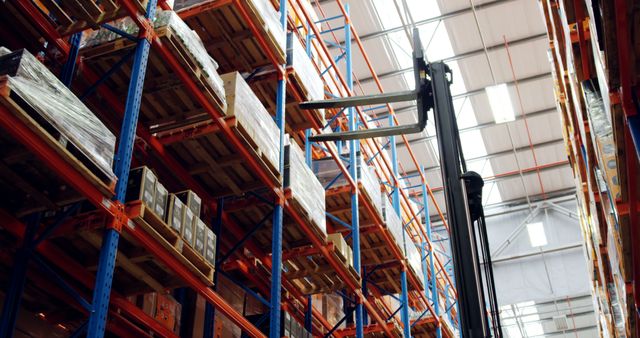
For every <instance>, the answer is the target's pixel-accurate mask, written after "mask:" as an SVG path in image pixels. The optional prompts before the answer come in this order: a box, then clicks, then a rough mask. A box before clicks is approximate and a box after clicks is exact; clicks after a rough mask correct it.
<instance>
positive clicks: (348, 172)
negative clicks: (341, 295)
mask: <svg viewBox="0 0 640 338" xmlns="http://www.w3.org/2000/svg"><path fill="white" fill-rule="evenodd" d="M18 1H19V2H22V3H26V5H25V6H28V5H30V3H29V1H28V0H18ZM234 2H235V3H236V4H239V5H240V7H242V4H241V2H240V1H234ZM283 3H284V2H283ZM339 3H340V6H341V9H343V11H346V14H345V15H344V17H345V20H346V21H347V25H345V27H346V29H347V31H348V32H353V34H354V35H355V39H356V41H357V42H358V44H359V47H360V49H361V51H362V52H363V53H364V49H363V48H362V44H361V42H360V40H359V38H358V37H357V33H356V32H355V29H354V28H353V27H352V25H351V24H350V23H349V19H348V10H347V9H346V8H344V7H343V6H342V3H341V2H339ZM285 7H286V6H284V5H281V9H282V11H281V13H283V14H284V15H282V18H283V22H282V23H283V25H285V24H286V22H285V21H284V20H285V18H286V17H287V16H286V9H285ZM127 10H128V11H129V12H130V13H131V15H132V16H133V17H134V18H135V19H136V21H137V22H138V24H139V26H140V27H141V30H142V31H143V32H146V33H147V34H148V36H147V38H148V39H149V40H151V41H152V42H151V43H149V44H150V45H151V47H153V48H155V49H157V50H158V51H159V52H160V53H163V56H165V57H166V58H167V60H169V61H170V63H171V61H172V60H173V64H172V66H173V67H175V68H176V71H177V73H178V75H179V77H180V78H181V80H182V81H183V82H185V83H186V84H187V86H191V87H190V90H191V91H192V92H193V94H194V95H196V97H198V95H197V91H198V90H197V88H195V87H194V86H193V84H192V83H191V82H190V79H189V78H188V75H186V74H185V73H184V71H182V72H180V66H179V65H178V64H177V63H176V62H175V60H174V59H172V56H171V55H170V54H169V53H168V51H166V50H165V49H163V47H162V45H161V44H160V43H159V41H157V40H155V39H154V34H153V30H152V29H151V28H150V27H148V25H147V24H146V21H144V20H142V19H140V17H139V16H138V15H137V10H136V9H135V8H132V7H131V6H128V8H127ZM303 11H304V9H303ZM244 14H245V15H246V13H244ZM304 15H305V17H307V19H308V13H304ZM37 18H38V15H37V14H36V13H34V19H35V21H36V24H37V25H38V26H40V28H41V29H42V30H43V31H45V32H47V31H48V34H49V36H50V37H51V41H52V42H54V44H55V45H57V46H58V47H59V49H60V50H61V51H64V52H65V53H69V52H70V48H69V46H68V45H67V44H66V43H65V41H64V40H63V39H62V38H61V37H59V36H56V35H57V34H55V33H56V32H55V30H53V31H52V30H51V28H50V27H48V26H47V24H48V23H47V22H44V21H43V20H38V19H37ZM312 26H313V25H312ZM252 28H253V27H252ZM253 31H254V33H255V29H253ZM315 33H316V34H317V33H318V32H315ZM350 34H351V33H350ZM318 36H319V35H318ZM258 39H260V37H259V36H258ZM349 41H351V39H349ZM320 44H321V47H323V49H324V52H326V53H327V55H329V54H328V52H327V50H326V46H325V45H324V43H323V42H322V41H320ZM316 48H317V45H316ZM140 49H141V50H143V49H147V52H146V53H148V49H149V48H148V46H147V47H145V48H140ZM350 49H351V48H350V47H349V50H350ZM144 53H145V52H144V51H142V52H140V54H144ZM365 57H366V54H365ZM139 58H140V59H142V58H143V57H142V56H140V57H139ZM349 58H350V52H349ZM367 62H368V63H369V61H368V58H367ZM332 64H333V67H334V68H335V69H336V70H337V67H336V65H335V63H334V62H333V60H332ZM369 67H370V69H371V66H370V64H369ZM141 68H144V67H141ZM371 70H372V72H373V69H371ZM282 73H283V70H280V75H279V77H281V78H282V79H280V80H279V83H278V88H279V94H280V95H279V96H278V97H279V98H280V100H279V103H280V104H279V106H281V108H280V109H278V111H279V112H280V110H281V111H282V115H280V117H279V121H278V122H279V123H278V124H279V126H280V127H281V128H280V130H281V140H282V133H283V130H284V128H282V127H283V126H284V116H283V115H284V102H283V97H284V90H285V80H284V76H283V75H282ZM83 74H85V75H86V74H87V73H86V72H84V73H83ZM373 74H374V76H375V72H373ZM350 77H351V71H349V72H348V78H350ZM94 78H95V75H94ZM138 78H139V80H140V81H141V79H142V78H143V76H138ZM338 78H339V79H338V80H340V81H341V82H342V83H343V84H344V82H345V80H344V79H343V78H342V76H341V75H340V74H338ZM376 78H377V77H376ZM333 81H334V82H337V81H336V79H333ZM349 82H350V83H353V80H349ZM377 82H378V85H379V81H377ZM190 83H191V84H190ZM347 87H348V90H347V92H348V93H352V92H353V86H352V84H351V85H349V86H347ZM379 87H380V88H381V86H380V85H379ZM101 92H104V91H103V90H102V91H101ZM294 94H295V96H296V97H297V98H300V95H299V93H295V92H294ZM135 99H137V100H139V97H138V98H135V97H132V98H131V102H132V103H129V106H135ZM198 99H199V100H201V101H203V100H204V99H202V98H201V97H198ZM114 101H115V102H117V100H114ZM133 108H135V107H130V108H129V109H128V110H127V111H128V112H129V113H128V114H125V116H129V118H125V120H128V121H129V122H128V123H126V125H123V127H126V128H123V130H126V131H127V132H128V134H129V135H131V134H132V133H135V132H136V129H137V132H138V134H139V135H142V136H143V138H144V139H146V140H147V141H148V142H149V144H150V145H151V146H152V147H153V149H154V150H155V151H157V152H159V153H160V154H161V155H163V156H164V157H163V160H165V161H167V163H166V165H168V166H170V167H174V168H178V169H180V166H179V164H178V163H176V162H175V160H172V159H171V158H169V157H167V156H166V154H163V153H162V149H163V148H162V146H161V144H159V143H158V142H157V140H154V138H153V137H151V136H150V135H148V133H147V134H146V135H145V131H144V130H141V129H140V128H139V127H138V128H136V127H135V125H133V126H132V125H131V124H132V123H133V122H135V121H133V122H131V121H132V120H135V119H133V118H131V117H130V115H131V113H132V112H131V111H132V110H136V109H133ZM210 113H211V114H212V115H213V116H214V117H216V116H217V114H216V110H215V109H211V110H210ZM356 113H357V114H358V115H357V117H356ZM392 116H393V114H392ZM357 118H360V119H361V120H363V122H357V121H356V120H357ZM349 120H350V122H351V123H350V127H351V128H352V129H353V128H357V127H358V126H359V125H360V124H364V125H366V124H367V121H366V120H365V119H364V116H363V113H362V111H361V110H359V109H358V110H355V109H352V111H351V112H350V114H349ZM216 121H218V120H216ZM343 124H344V123H343ZM219 127H220V128H221V129H223V130H226V132H227V133H229V132H228V127H226V126H225V125H224V124H221V125H220V126H219ZM321 127H322V126H317V125H316V126H314V129H316V130H319V128H321ZM307 135H308V133H307ZM404 141H405V142H406V138H405V140H404ZM130 143H131V145H130V147H128V148H129V153H130V152H131V149H133V142H130ZM281 144H282V142H281ZM357 146H358V145H357V144H356V145H352V149H353V148H356V147H357ZM367 146H368V147H370V148H371V145H370V144H368V145H367ZM239 147H240V148H241V146H239ZM325 147H326V149H327V150H328V152H329V153H330V154H331V155H332V156H333V158H334V159H336V161H337V163H338V166H339V168H340V170H341V171H342V173H343V175H345V177H346V178H347V180H348V181H349V184H350V185H351V186H352V189H353V191H354V194H353V195H355V196H356V198H355V199H354V202H355V203H353V204H355V205H357V203H358V198H357V191H358V189H357V188H355V187H357V183H356V181H355V180H354V179H353V177H355V173H354V172H352V171H353V168H355V165H351V166H350V168H349V169H347V166H345V165H344V164H343V163H342V162H341V160H340V159H339V156H337V151H336V148H335V147H334V146H333V145H332V144H325ZM373 149H377V150H378V152H377V153H378V154H379V153H380V152H381V148H380V146H379V144H377V143H376V144H375V145H374V146H373ZM123 151H124V150H123ZM241 151H242V150H241ZM310 153H311V152H307V154H310ZM392 153H394V156H393V157H395V152H392ZM373 154H374V151H372V150H369V152H368V155H369V156H370V158H372V159H375V161H376V163H377V164H378V165H379V167H380V168H382V169H384V167H383V166H382V165H381V162H382V164H384V165H385V166H386V167H387V168H386V169H387V170H386V171H384V170H383V172H384V175H386V176H387V181H388V182H392V181H395V183H396V188H395V192H394V194H395V198H394V203H395V204H396V205H394V207H396V210H398V211H400V209H402V211H404V212H405V213H407V211H408V213H407V214H411V215H412V218H411V216H408V217H407V218H408V219H410V221H409V222H408V223H409V224H407V225H411V226H412V228H415V227H419V221H418V220H419V218H418V217H417V214H416V212H415V211H413V210H412V209H411V205H410V204H409V203H408V201H409V200H408V197H407V196H406V194H405V193H404V192H403V191H402V189H399V188H397V187H399V185H398V179H397V177H398V170H397V160H396V159H395V158H394V161H393V162H395V167H396V168H395V170H391V169H390V165H389V160H388V159H387V158H384V156H378V158H377V159H376V155H373ZM244 156H247V155H246V154H244ZM125 157H126V158H130V156H125ZM247 157H248V156H247ZM351 158H352V160H354V159H355V156H352V157H351ZM381 158H382V161H381ZM412 158H413V160H414V162H416V161H415V157H414V156H413V154H412ZM125 162H126V161H125ZM416 163H417V162H416ZM123 166H128V164H127V163H125V164H124V165H120V168H121V169H120V170H123ZM391 167H392V166H391ZM382 169H381V170H382ZM126 172H128V170H126ZM178 172H180V173H184V170H178ZM391 175H393V176H391ZM180 176H181V178H183V179H184V180H185V181H190V179H189V176H188V175H180ZM421 176H422V181H423V183H424V185H425V187H426V188H427V190H428V192H429V194H430V195H431V198H432V200H434V197H433V194H432V192H431V190H430V188H428V185H427V184H426V181H425V179H424V175H421ZM390 177H393V180H389V178H390ZM263 179H265V178H264V177H263ZM188 185H189V186H190V187H192V188H193V189H194V190H196V191H197V189H198V186H197V184H193V183H192V184H188ZM272 188H273V192H274V194H275V195H276V196H278V197H279V201H278V202H279V203H278V204H277V206H276V209H278V208H279V209H280V210H279V211H277V212H274V217H275V222H274V224H280V227H279V228H280V229H276V228H277V227H274V234H275V236H274V238H280V236H281V234H278V233H277V232H278V231H280V232H281V219H282V217H281V216H282V211H283V209H286V210H287V211H288V212H289V213H290V214H291V215H292V216H293V218H294V219H295V220H296V221H297V223H299V224H305V221H304V220H303V219H302V217H300V215H298V214H297V213H296V211H295V210H294V209H293V208H292V207H291V206H290V205H289V204H287V203H286V202H285V201H284V196H283V194H282V191H281V190H280V189H279V188H278V187H272ZM203 195H204V196H206V194H203ZM400 195H402V198H403V199H402V200H401V199H400V198H399V197H400ZM396 201H397V202H396ZM401 201H404V204H402V203H401ZM434 202H435V200H434ZM212 205H213V203H212ZM278 206H279V207H278ZM368 207H369V208H371V206H368ZM436 208H438V207H437V204H436ZM425 209H426V208H425ZM438 210H439V208H438ZM357 213H358V209H357V208H354V214H355V215H356V216H357ZM427 215H428V213H427ZM440 215H441V216H442V214H441V212H440ZM354 219H356V220H357V219H358V217H355V218H354ZM278 220H279V222H278ZM227 221H228V219H227ZM303 228H304V227H303ZM356 228H357V227H356ZM306 230H309V229H306ZM421 232H422V234H424V229H420V231H416V234H417V237H419V236H420V233H421ZM134 234H135V232H134ZM311 235H312V233H311ZM135 236H137V237H136V238H137V239H138V240H139V241H141V242H143V243H145V246H146V247H149V248H151V250H154V254H156V255H157V256H159V257H161V258H162V259H163V260H165V261H166V262H171V257H165V256H166V252H164V251H162V250H161V248H157V247H154V243H153V241H152V240H150V239H149V238H145V237H144V234H143V233H142V232H140V234H135ZM111 237H115V236H111ZM425 238H426V240H425V241H424V243H426V244H428V245H429V248H432V247H431V239H430V238H427V237H426V236H425ZM388 240H389V239H388ZM316 241H317V239H316ZM113 242H114V241H113V240H111V243H113ZM274 242H276V241H274ZM43 244H45V243H43ZM274 244H275V243H274ZM314 244H319V246H318V247H319V248H320V249H319V250H320V251H321V252H322V253H323V254H324V255H325V256H327V257H329V256H330V254H329V252H330V246H327V245H324V244H323V243H321V242H318V243H315V241H314ZM423 247H424V246H423ZM272 250H273V252H274V253H276V256H280V257H279V258H278V257H276V259H275V264H270V265H271V268H272V270H273V271H272V275H274V278H276V279H277V278H278V277H277V275H279V274H280V273H281V269H277V268H276V267H278V266H279V265H280V264H282V261H281V259H282V247H281V243H280V244H279V245H274V248H272ZM358 251H359V250H358ZM105 252H106V251H105ZM397 254H398V258H399V259H403V255H402V254H401V253H397ZM108 256H109V255H108V254H106V253H105V257H108ZM265 256H266V255H265ZM265 256H262V257H265ZM425 257H426V256H425ZM105 260H108V259H105ZM432 260H433V258H432ZM435 260H436V262H437V264H438V265H439V266H440V271H444V266H442V264H441V263H440V262H439V260H438V258H437V257H435ZM267 261H268V260H267ZM278 261H280V262H279V264H278ZM329 261H330V262H331V259H329ZM333 263H335V264H332V265H334V268H336V270H337V272H338V273H339V274H340V273H344V271H343V270H342V268H341V267H340V266H339V265H338V264H337V262H333ZM403 264H404V263H403ZM180 268H184V267H181V266H180V265H179V264H177V265H176V266H175V269H177V270H180ZM71 270H73V269H71ZM431 271H432V272H433V271H434V270H433V267H432V268H431ZM182 272H183V273H184V274H186V276H187V277H189V272H188V271H182ZM274 272H275V273H274ZM99 275H104V277H103V279H104V280H106V281H108V279H109V278H108V277H109V276H108V273H107V272H101V273H100V274H99ZM436 275H437V274H436ZM432 276H434V277H433V278H432V280H433V281H435V280H436V279H437V278H436V277H435V275H433V274H432ZM445 277H446V278H445V279H446V280H445V279H443V278H440V279H437V280H438V281H439V282H438V283H437V284H438V285H441V284H446V283H448V284H449V285H453V284H452V283H451V280H450V279H448V276H447V275H446V274H445ZM191 282H192V283H191V284H195V285H197V281H191ZM410 282H411V283H416V282H417V281H410ZM406 283H407V282H406V280H405V282H404V283H403V284H404V285H406ZM349 286H350V290H352V291H354V292H355V294H356V296H357V298H358V299H359V303H360V304H363V305H364V307H366V308H367V311H368V312H369V314H370V315H372V316H373V317H374V318H375V319H376V322H378V323H383V322H384V321H383V320H382V317H380V316H379V314H378V311H379V310H378V309H376V308H375V307H374V306H373V305H372V304H371V303H370V302H369V301H368V300H367V294H366V290H365V293H363V292H362V291H361V290H360V286H359V285H356V284H354V285H349ZM196 289H197V290H198V291H199V292H200V293H201V294H202V293H204V294H205V297H206V298H207V299H208V300H209V301H210V302H213V303H216V302H217V301H218V300H217V299H216V297H215V296H217V295H216V294H215V293H213V292H208V291H207V290H208V289H207V290H203V288H202V287H198V288H196ZM276 289H277V290H276ZM98 291H99V292H98ZM271 291H272V294H275V295H276V297H272V301H271V303H272V308H274V309H275V308H278V309H279V308H280V302H279V301H278V302H275V301H274V299H276V298H277V297H279V296H280V292H281V289H280V283H273V282H272V290H271ZM108 293H109V292H108V291H107V292H105V290H104V289H103V290H97V292H96V294H97V295H100V298H99V299H101V300H104V297H105V295H107V296H108ZM447 294H448V293H447ZM426 297H428V296H426V295H424V296H421V297H420V299H422V300H423V301H424V302H425V304H426V306H427V307H428V308H431V305H430V303H429V302H428V301H426ZM297 298H299V299H300V298H301V297H297ZM403 298H405V299H404V300H405V302H404V304H408V295H407V293H406V292H403ZM116 300H117V298H114V297H113V296H112V303H116ZM103 303H104V301H103ZM107 303H108V302H107ZM304 303H305V305H309V302H304ZM217 305H219V304H217ZM120 306H121V307H126V306H123V305H122V304H121V305H120ZM309 308H310V306H309ZM360 308H362V306H360ZM405 308H407V306H405ZM129 310H130V311H132V312H135V311H134V310H133V309H129ZM224 310H225V309H223V312H224ZM227 310H228V309H227ZM361 311H362V310H361ZM431 311H432V313H433V310H431ZM436 311H437V310H436ZM274 313H275V314H274ZM232 314H233V313H232ZM278 314H279V311H272V315H273V317H272V319H271V322H272V324H273V323H277V322H278V318H277V316H278ZM104 316H106V313H104ZM317 316H318V315H317V314H315V313H314V317H317ZM93 317H94V316H92V318H93ZM392 317H393V316H392ZM404 317H405V318H404V319H405V320H404V321H403V322H404V325H405V328H406V327H408V324H409V323H408V318H406V317H407V316H404ZM96 318H97V317H96ZM100 321H101V319H100V318H98V319H97V320H94V321H93V322H94V323H96V322H97V323H98V324H92V325H91V326H94V327H96V329H94V331H95V330H97V331H100V329H102V330H104V328H103V327H100V325H99V324H100V323H99V322H100ZM143 322H145V323H146V321H143ZM274 326H276V327H277V325H272V328H273V327H274ZM376 326H377V328H376ZM325 327H326V324H325ZM380 330H382V331H386V332H387V334H391V329H390V328H389V326H388V325H386V324H385V325H380V324H376V325H374V326H371V325H370V326H367V327H366V328H365V327H364V323H363V322H362V321H360V323H359V324H357V326H356V335H357V336H361V335H362V334H364V333H365V332H379V331H380ZM405 331H406V329H405ZM405 333H406V332H405ZM256 336H258V335H257V334H256Z"/></svg>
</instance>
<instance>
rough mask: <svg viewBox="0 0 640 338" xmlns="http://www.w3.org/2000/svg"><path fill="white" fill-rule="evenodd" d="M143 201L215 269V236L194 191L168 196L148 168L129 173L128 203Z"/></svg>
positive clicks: (140, 168) (133, 170) (200, 201)
mask: <svg viewBox="0 0 640 338" xmlns="http://www.w3.org/2000/svg"><path fill="white" fill-rule="evenodd" d="M137 200H141V201H142V202H143V203H144V204H145V205H146V206H147V207H148V208H149V211H151V212H152V213H154V214H155V215H156V216H158V218H160V219H162V220H164V221H165V222H166V224H167V226H168V227H170V228H171V229H173V230H175V231H176V232H177V233H179V234H180V236H181V237H182V239H183V240H184V242H185V243H186V244H188V245H189V246H191V247H193V248H194V249H195V250H196V252H198V253H199V254H200V255H201V256H202V257H204V258H205V259H206V260H207V261H208V262H209V263H211V265H214V266H215V257H216V251H215V250H216V235H215V234H214V233H213V231H212V230H211V229H210V228H209V227H208V226H207V225H206V224H205V223H204V222H203V221H202V219H201V218H200V210H201V207H202V200H201V199H200V197H199V196H198V195H197V194H196V193H194V192H193V191H191V190H185V191H181V192H177V193H175V194H174V193H171V194H170V193H169V192H168V191H167V189H166V188H165V187H164V185H162V183H160V182H159V180H158V179H157V177H156V175H155V174H154V173H153V171H151V170H150V169H149V168H147V167H139V168H135V169H132V170H131V172H130V173H129V181H128V185H127V194H126V202H130V201H137Z"/></svg>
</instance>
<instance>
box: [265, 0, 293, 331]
mask: <svg viewBox="0 0 640 338" xmlns="http://www.w3.org/2000/svg"><path fill="white" fill-rule="evenodd" d="M280 24H281V25H282V28H283V29H284V34H285V36H287V2H286V1H280ZM291 38H292V39H295V36H294V35H291ZM279 76H280V78H279V79H278V88H277V92H276V124H277V125H278V128H279V129H280V135H279V136H280V149H279V150H280V152H279V153H280V163H279V169H280V172H281V173H284V128H285V94H286V90H287V87H286V73H282V74H279ZM283 202H284V201H277V202H276V203H275V205H274V208H273V241H272V242H271V299H270V306H269V308H270V311H271V313H270V317H271V318H270V325H269V337H270V338H279V337H280V300H281V298H282V217H283V215H282V214H283V210H282V206H283Z"/></svg>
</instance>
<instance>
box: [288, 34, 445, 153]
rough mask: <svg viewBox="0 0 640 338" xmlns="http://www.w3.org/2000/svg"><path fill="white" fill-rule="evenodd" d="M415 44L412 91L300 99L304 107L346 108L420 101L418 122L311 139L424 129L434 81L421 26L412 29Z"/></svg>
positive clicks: (413, 132) (361, 136)
mask: <svg viewBox="0 0 640 338" xmlns="http://www.w3.org/2000/svg"><path fill="white" fill-rule="evenodd" d="M413 40H414V46H416V49H415V50H414V51H413V73H414V77H415V83H416V88H415V89H414V90H410V91H403V92H397V93H383V94H378V95H367V96H350V97H344V98H337V99H330V100H321V101H310V102H302V103H300V108H302V109H323V108H345V107H355V106H368V105H373V104H381V103H391V102H403V101H412V100H416V101H417V106H418V123H415V124H408V125H402V126H394V127H384V128H374V129H363V130H354V131H347V132H339V133H329V134H320V135H315V136H311V137H309V140H310V141H312V142H326V141H348V140H360V139H367V138H373V137H386V136H394V135H404V134H415V133H419V132H421V131H423V130H424V128H425V127H426V126H427V112H428V111H429V110H430V109H431V108H432V107H433V99H432V96H431V81H430V80H429V78H428V74H429V66H428V65H427V63H426V60H425V58H424V53H423V51H422V43H421V42H420V35H419V33H418V30H417V29H416V30H414V32H413Z"/></svg>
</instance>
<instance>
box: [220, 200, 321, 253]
mask: <svg viewBox="0 0 640 338" xmlns="http://www.w3.org/2000/svg"><path fill="white" fill-rule="evenodd" d="M289 203H291V200H289ZM272 209H273V207H272V206H270V205H266V204H264V203H263V202H262V201H258V200H255V199H244V200H243V199H238V200H236V201H226V202H225V211H226V213H227V215H229V217H230V218H231V220H232V221H233V222H234V223H235V224H236V225H238V226H239V227H240V228H242V229H243V231H244V232H245V233H246V232H249V231H251V229H253V228H254V227H255V226H256V225H257V224H258V223H259V222H260V221H261V220H263V219H266V221H265V222H264V225H263V226H262V227H260V229H259V230H258V231H256V233H255V235H254V236H253V240H254V241H255V242H256V244H257V245H258V246H259V247H260V249H261V250H262V251H264V252H271V242H272V238H273V234H272V231H273V230H272V229H273V223H272V219H271V216H270V213H271V210H272ZM300 215H301V216H303V214H300ZM303 217H304V216H303ZM314 228H315V227H313V226H312V229H314ZM314 232H315V233H316V234H317V236H318V237H319V239H320V241H321V242H322V243H323V244H326V243H327V239H326V236H327V235H326V234H325V233H324V232H322V231H320V229H317V228H316V229H314ZM311 244H312V242H311V241H310V239H309V237H308V236H307V235H306V233H305V232H304V231H302V229H300V225H299V224H297V223H295V221H294V220H293V218H292V217H291V215H289V213H288V212H286V211H285V214H284V222H283V233H282V247H283V250H284V251H287V250H291V249H294V248H298V247H302V246H305V245H311Z"/></svg>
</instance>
